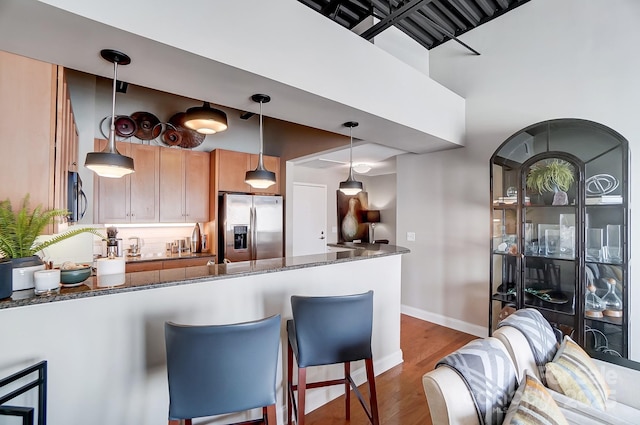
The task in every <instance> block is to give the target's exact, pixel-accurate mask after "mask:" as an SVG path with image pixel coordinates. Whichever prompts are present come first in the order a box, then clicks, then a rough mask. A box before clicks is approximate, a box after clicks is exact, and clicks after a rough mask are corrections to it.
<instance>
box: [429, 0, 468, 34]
mask: <svg viewBox="0 0 640 425" xmlns="http://www.w3.org/2000/svg"><path fill="white" fill-rule="evenodd" d="M433 5H434V6H435V7H436V8H437V9H438V10H439V11H440V12H441V13H442V14H444V15H445V16H446V17H447V18H449V19H450V20H451V22H452V23H453V25H455V26H456V27H457V29H456V30H455V31H454V32H458V31H460V30H467V29H468V28H469V27H468V25H467V24H465V23H464V22H462V21H461V20H460V19H459V18H458V17H457V16H456V15H455V14H453V13H451V11H450V10H449V9H447V8H446V7H444V5H443V4H442V3H440V2H439V1H434V2H433Z"/></svg>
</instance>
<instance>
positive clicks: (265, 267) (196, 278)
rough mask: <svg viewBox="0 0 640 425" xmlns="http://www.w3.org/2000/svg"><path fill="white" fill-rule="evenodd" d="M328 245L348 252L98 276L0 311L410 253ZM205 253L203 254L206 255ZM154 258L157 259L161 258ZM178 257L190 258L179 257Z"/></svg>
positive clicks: (21, 298) (19, 297)
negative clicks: (116, 279)
mask: <svg viewBox="0 0 640 425" xmlns="http://www.w3.org/2000/svg"><path fill="white" fill-rule="evenodd" d="M329 246H333V247H340V248H349V249H346V250H342V251H339V252H327V253H323V254H314V255H303V256H295V257H282V258H271V259H265V260H254V261H242V262H238V263H228V264H215V265H209V266H193V267H182V268H175V269H164V270H153V271H144V272H134V273H125V274H124V276H122V277H121V279H120V281H122V279H124V284H122V285H118V286H108V285H109V282H107V284H106V285H104V279H103V278H102V277H101V278H98V277H97V276H91V277H89V278H88V279H87V280H85V281H84V282H83V283H82V284H80V285H78V286H75V287H67V286H63V287H61V288H60V290H59V292H58V293H53V294H51V295H43V296H36V295H35V294H34V292H33V290H32V289H27V290H23V291H15V292H14V293H13V295H12V296H11V298H7V299H4V300H0V310H2V309H7V308H15V307H24V306H30V305H37V304H45V303H50V302H57V301H66V300H75V299H80V298H87V297H94V296H102V295H110V294H118V293H123V292H132V291H141V290H147V289H153V288H162V287H167V286H177V285H188V284H192V283H198V282H203V281H211V280H218V279H229V278H234V277H241V276H251V275H258V274H264V273H273V272H279V271H284V270H291V269H299V268H306V267H316V266H323V265H328V264H335V263H342V262H348V261H359V260H366V259H369V258H376V257H385V256H390V255H400V254H406V253H409V252H410V251H409V249H407V248H403V247H401V246H395V245H387V244H352V243H346V244H329ZM205 254H206V253H205ZM205 254H202V255H203V256H206V255H205ZM209 255H210V254H209ZM157 258H158V259H160V257H157ZM177 258H193V257H185V256H182V257H177ZM154 259H155V258H154ZM165 259H166V258H165Z"/></svg>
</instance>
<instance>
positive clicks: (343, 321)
mask: <svg viewBox="0 0 640 425" xmlns="http://www.w3.org/2000/svg"><path fill="white" fill-rule="evenodd" d="M291 308H292V310H293V320H288V321H287V336H288V338H287V339H288V349H287V353H288V356H287V384H288V385H287V387H288V393H289V396H288V397H287V409H288V413H287V415H288V424H289V425H291V417H292V413H294V412H295V416H296V424H297V425H304V409H305V392H306V390H307V388H318V387H325V386H330V385H344V387H345V399H346V400H345V401H346V409H345V414H346V419H347V420H349V419H350V416H351V415H350V402H351V397H350V389H351V388H353V391H354V392H355V394H356V396H357V397H358V400H359V401H360V404H361V405H362V407H363V409H364V411H365V413H366V414H367V417H368V418H369V421H371V423H372V424H374V425H378V424H379V423H380V420H379V419H378V402H377V398H376V383H375V375H374V373H373V358H372V353H371V332H372V322H373V291H369V292H366V293H364V294H356V295H346V296H334V297H302V296H295V295H294V296H292V297H291ZM294 356H295V358H296V362H297V364H298V383H297V385H293V358H294ZM357 360H364V361H365V368H366V371H367V382H368V384H369V398H370V400H369V407H367V404H366V402H365V400H364V398H363V396H362V394H361V393H360V391H359V390H358V387H357V385H356V384H355V382H354V381H353V379H352V378H351V373H350V362H353V361H357ZM337 363H344V378H341V379H335V380H329V381H320V382H313V383H308V382H307V369H306V368H307V367H309V366H321V365H330V364H337ZM294 391H297V392H298V402H297V405H296V402H295V397H294ZM292 408H293V409H292Z"/></svg>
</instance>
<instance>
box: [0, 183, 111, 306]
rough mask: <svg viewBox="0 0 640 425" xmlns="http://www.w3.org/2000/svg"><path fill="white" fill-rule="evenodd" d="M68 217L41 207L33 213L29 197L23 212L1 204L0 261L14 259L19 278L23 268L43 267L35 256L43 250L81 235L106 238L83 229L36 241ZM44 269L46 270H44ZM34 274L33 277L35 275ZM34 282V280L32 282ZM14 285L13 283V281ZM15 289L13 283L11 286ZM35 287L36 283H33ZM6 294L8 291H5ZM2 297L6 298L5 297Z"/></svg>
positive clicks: (96, 232) (5, 203)
mask: <svg viewBox="0 0 640 425" xmlns="http://www.w3.org/2000/svg"><path fill="white" fill-rule="evenodd" d="M67 214H68V212H67V211H66V210H63V209H43V208H42V206H41V205H38V206H37V207H35V208H34V209H33V210H31V209H30V208H29V195H27V196H25V197H24V199H23V201H22V205H21V207H20V208H18V209H16V210H15V211H14V209H13V207H12V205H11V201H9V200H8V199H7V200H4V201H0V257H3V258H7V259H11V262H12V267H13V269H14V273H13V276H15V275H16V273H15V271H16V269H20V268H22V267H30V268H34V267H35V268H36V269H37V267H36V266H39V265H42V260H41V259H40V257H38V256H37V255H36V253H38V252H40V251H42V250H43V249H45V248H47V247H49V246H51V245H53V244H56V243H58V242H61V241H63V240H65V239H69V238H71V237H73V236H76V235H78V234H80V233H85V232H89V233H93V234H94V235H96V236H99V237H101V238H102V237H103V235H102V234H101V233H100V232H98V231H97V230H96V229H93V228H90V227H82V228H77V229H72V230H69V231H66V232H64V233H61V234H59V235H56V236H54V237H53V238H51V239H49V240H45V241H36V238H37V237H38V236H39V235H40V234H41V233H42V232H43V230H44V229H45V228H46V227H47V225H49V224H51V223H52V221H53V219H54V218H56V217H64V216H66V215H67ZM41 268H44V266H42V267H41ZM33 271H35V269H34V270H31V275H33ZM31 280H33V279H32V278H31ZM12 281H13V279H12ZM10 286H11V287H12V288H13V282H12V283H11V284H10ZM30 286H31V287H33V282H31V285H30ZM5 291H6V289H5ZM1 295H5V296H4V297H3V296H1ZM10 295H11V293H9V295H6V293H5V294H3V293H2V290H1V289H0V298H5V297H6V296H10Z"/></svg>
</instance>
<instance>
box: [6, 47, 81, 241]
mask: <svg viewBox="0 0 640 425" xmlns="http://www.w3.org/2000/svg"><path fill="white" fill-rule="evenodd" d="M0 93H2V95H1V96H0V116H2V122H3V123H4V124H3V125H2V126H0V144H1V145H2V155H1V156H0V169H1V170H2V176H4V177H5V181H6V182H10V184H5V185H4V186H3V194H2V200H5V199H9V200H10V201H11V203H12V205H13V206H14V207H17V206H19V205H20V204H21V202H22V199H23V198H24V197H25V195H27V194H29V196H30V206H31V208H34V207H36V206H38V205H42V207H43V208H61V209H67V190H66V187H67V171H69V170H73V169H74V167H75V166H76V164H77V161H78V158H77V156H78V153H77V152H78V151H77V142H78V132H77V129H76V124H75V120H74V117H73V109H72V107H71V100H70V97H69V91H68V88H67V84H66V80H65V75H64V68H63V67H60V66H56V65H52V64H49V63H46V62H41V61H37V60H34V59H29V58H26V57H23V56H19V55H14V54H11V53H8V52H3V51H0ZM16 176H20V178H16ZM48 230H49V231H50V232H51V231H54V230H55V229H48Z"/></svg>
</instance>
